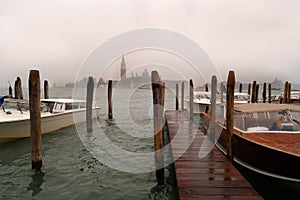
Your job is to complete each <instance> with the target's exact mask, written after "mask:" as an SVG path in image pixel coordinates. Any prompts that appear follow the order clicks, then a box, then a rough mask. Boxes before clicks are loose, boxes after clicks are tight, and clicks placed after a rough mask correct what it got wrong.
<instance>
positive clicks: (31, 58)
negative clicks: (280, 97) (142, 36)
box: [0, 0, 300, 87]
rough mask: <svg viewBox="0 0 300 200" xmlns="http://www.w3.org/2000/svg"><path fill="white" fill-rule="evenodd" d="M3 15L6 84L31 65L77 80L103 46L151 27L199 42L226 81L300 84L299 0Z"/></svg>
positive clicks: (48, 4)
mask: <svg viewBox="0 0 300 200" xmlns="http://www.w3.org/2000/svg"><path fill="white" fill-rule="evenodd" d="M0 17H1V18H0V66H1V72H0V87H7V82H8V81H10V82H12V83H13V82H14V80H15V78H16V76H20V77H21V79H22V80H23V82H25V81H27V78H28V72H29V69H32V68H35V69H39V70H40V72H41V76H42V79H48V80H49V82H50V84H51V85H52V83H53V82H57V84H61V85H63V84H65V83H66V82H73V81H74V79H75V77H76V73H77V72H78V70H79V67H80V65H81V64H82V63H83V62H84V60H85V59H86V58H87V57H88V55H89V53H90V52H91V51H93V50H94V49H95V48H97V46H98V45H99V44H101V43H103V42H105V41H107V40H108V39H110V38H111V37H113V36H115V35H118V34H120V33H123V32H127V31H131V30H135V29H140V28H145V27H155V28H161V29H168V30H172V31H175V32H178V33H180V34H183V35H185V36H187V37H189V38H190V39H191V40H193V41H195V42H196V43H198V44H199V45H200V46H201V47H202V48H203V49H204V50H205V51H206V53H207V54H208V56H209V57H210V58H211V60H212V61H213V62H214V63H215V65H216V66H217V68H218V69H219V71H220V72H221V75H222V77H223V79H224V80H226V79H227V74H228V70H235V72H236V78H237V80H239V81H243V82H249V81H253V80H257V81H259V82H263V81H266V82H270V81H272V80H273V79H275V77H277V78H279V79H281V80H283V81H286V80H288V81H291V82H300V80H299V79H300V1H297V0H235V1H234V0H223V1H222V0H188V1H187V0H182V1H179V0H151V1H149V0H102V1H101V0H100V1H95V0H51V1H50V0H47V1H43V0H26V1H25V0H24V1H21V0H1V1H0ZM147 62H149V61H147ZM126 63H127V66H128V67H129V68H130V67H134V66H131V61H130V59H128V60H127V62H126ZM132 63H133V62H132ZM139 65H141V63H139ZM25 84H26V83H25Z"/></svg>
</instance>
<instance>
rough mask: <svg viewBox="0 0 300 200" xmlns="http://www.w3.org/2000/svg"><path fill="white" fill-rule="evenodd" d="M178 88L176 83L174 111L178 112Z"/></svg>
mask: <svg viewBox="0 0 300 200" xmlns="http://www.w3.org/2000/svg"><path fill="white" fill-rule="evenodd" d="M178 98H179V86H178V83H176V99H175V109H176V110H179V99H178Z"/></svg>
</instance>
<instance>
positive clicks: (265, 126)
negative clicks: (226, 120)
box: [234, 110, 300, 131]
mask: <svg viewBox="0 0 300 200" xmlns="http://www.w3.org/2000/svg"><path fill="white" fill-rule="evenodd" d="M234 126H235V127H237V128H239V129H241V130H243V131H300V112H299V111H290V110H282V111H268V112H253V113H240V112H235V117H234Z"/></svg>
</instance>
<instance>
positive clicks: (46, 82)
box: [44, 80, 49, 99]
mask: <svg viewBox="0 0 300 200" xmlns="http://www.w3.org/2000/svg"><path fill="white" fill-rule="evenodd" d="M44 98H45V99H49V83H48V81H47V80H44Z"/></svg>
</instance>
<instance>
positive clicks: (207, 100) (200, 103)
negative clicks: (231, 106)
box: [185, 91, 250, 113]
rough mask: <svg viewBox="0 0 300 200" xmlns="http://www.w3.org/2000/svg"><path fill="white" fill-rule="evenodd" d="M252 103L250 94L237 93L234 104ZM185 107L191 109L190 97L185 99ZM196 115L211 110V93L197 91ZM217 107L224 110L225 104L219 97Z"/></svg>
mask: <svg viewBox="0 0 300 200" xmlns="http://www.w3.org/2000/svg"><path fill="white" fill-rule="evenodd" d="M223 100H224V102H225V101H226V95H225V94H224V95H223ZM249 102H250V95H249V94H248V93H241V92H235V93H234V103H235V104H242V103H249ZM185 103H186V105H185V107H186V108H187V109H188V108H189V97H187V98H186V99H185ZM193 103H194V113H201V112H205V111H206V110H208V109H209V106H210V104H211V92H204V91H195V92H194V101H193ZM217 105H219V106H218V108H219V107H220V108H222V107H223V104H222V103H221V100H220V97H217Z"/></svg>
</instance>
